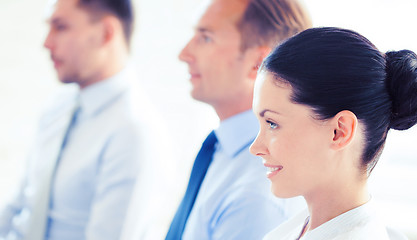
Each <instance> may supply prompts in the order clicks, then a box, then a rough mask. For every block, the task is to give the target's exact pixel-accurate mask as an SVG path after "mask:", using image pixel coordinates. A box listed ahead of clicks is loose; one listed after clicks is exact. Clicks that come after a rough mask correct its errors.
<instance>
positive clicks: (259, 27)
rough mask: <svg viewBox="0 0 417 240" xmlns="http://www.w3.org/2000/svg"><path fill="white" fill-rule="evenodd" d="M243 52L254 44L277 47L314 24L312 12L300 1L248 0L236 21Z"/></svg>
mask: <svg viewBox="0 0 417 240" xmlns="http://www.w3.org/2000/svg"><path fill="white" fill-rule="evenodd" d="M237 27H238V29H239V31H240V34H241V38H242V45H241V49H242V51H244V50H246V49H247V48H250V47H253V46H269V47H274V46H276V45H277V44H278V43H280V42H281V41H283V40H285V39H287V38H288V37H291V36H293V35H294V34H296V33H298V32H301V31H303V30H305V29H307V28H310V27H312V23H311V19H310V15H309V14H308V12H307V10H306V9H305V7H304V6H303V5H302V4H301V2H299V1H298V0H249V4H248V7H247V8H246V10H245V12H244V13H243V16H242V18H241V19H240V21H239V22H238V24H237Z"/></svg>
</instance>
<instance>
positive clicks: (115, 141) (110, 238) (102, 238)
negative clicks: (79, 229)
mask: <svg viewBox="0 0 417 240" xmlns="http://www.w3.org/2000/svg"><path fill="white" fill-rule="evenodd" d="M140 140H141V139H140V134H139V131H138V129H137V128H136V127H134V125H133V124H132V125H130V126H125V127H123V128H122V129H120V130H119V131H118V132H117V133H116V134H114V135H113V136H112V137H111V138H110V139H109V141H108V142H107V144H106V145H105V148H104V150H103V152H102V156H101V159H100V163H99V166H97V171H98V176H97V178H96V188H95V195H94V199H93V202H92V206H91V214H90V219H89V222H88V224H87V227H86V233H85V235H86V240H114V239H119V237H120V233H121V229H122V226H123V223H124V219H125V216H126V212H127V207H128V205H129V202H130V198H131V194H132V191H133V187H134V184H135V180H136V177H137V175H138V170H139V167H140V166H139V162H140V160H141V159H140V154H139V153H140V152H141V148H140Z"/></svg>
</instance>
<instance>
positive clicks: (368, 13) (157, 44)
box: [0, 0, 417, 240]
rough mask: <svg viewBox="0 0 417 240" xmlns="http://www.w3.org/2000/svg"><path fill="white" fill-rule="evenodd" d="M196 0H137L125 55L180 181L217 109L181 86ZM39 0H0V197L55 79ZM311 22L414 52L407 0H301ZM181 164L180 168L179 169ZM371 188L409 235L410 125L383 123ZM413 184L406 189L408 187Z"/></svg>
mask: <svg viewBox="0 0 417 240" xmlns="http://www.w3.org/2000/svg"><path fill="white" fill-rule="evenodd" d="M200 2H201V0H198V1H196V0H152V1H145V0H136V1H135V6H136V14H137V20H138V21H137V23H136V30H135V35H134V38H133V48H132V49H133V51H132V60H133V64H134V66H135V67H136V69H137V72H138V75H139V78H138V81H139V82H140V83H141V84H142V85H143V87H144V88H145V89H146V91H147V92H148V93H149V95H150V97H151V98H152V100H153V101H154V102H155V105H156V107H157V108H158V110H159V111H160V112H161V115H162V118H163V119H162V120H163V121H164V122H165V124H167V126H168V129H170V134H171V135H172V136H174V137H175V139H176V142H175V144H176V145H175V147H176V149H177V152H176V154H177V157H176V159H178V160H177V161H178V163H177V164H178V171H180V172H181V173H182V172H184V174H183V177H182V178H183V179H182V180H183V182H182V183H179V184H184V188H185V182H186V180H187V179H188V172H189V171H190V169H191V164H192V162H193V160H194V156H195V154H196V152H197V151H198V149H199V148H200V145H201V142H202V141H203V139H204V138H205V136H206V135H207V133H208V132H209V131H210V130H211V129H213V128H215V127H216V126H217V124H218V119H217V117H216V115H215V113H214V111H213V110H212V109H211V108H210V107H209V106H207V105H205V104H202V103H199V102H196V101H194V100H192V99H191V97H190V96H189V91H190V84H189V82H188V78H189V76H188V72H187V67H186V65H185V64H184V63H181V62H179V60H178V58H177V56H178V54H179V52H180V50H181V49H182V47H183V46H184V45H185V44H186V42H187V41H188V40H189V39H190V37H191V36H192V34H193V26H194V24H195V23H196V21H197V17H198V9H199V8H198V7H199V4H200ZM47 3H48V0H0V32H1V37H0V110H1V117H0V133H1V134H0V205H2V204H3V203H5V202H6V201H7V199H8V197H9V196H10V195H11V193H12V192H13V190H14V189H16V184H17V182H18V179H19V176H20V175H21V174H23V168H24V165H25V158H26V156H27V154H28V150H29V148H30V146H31V144H32V139H33V135H34V133H35V131H36V126H37V120H38V117H39V115H40V113H41V111H42V109H43V106H44V105H45V102H46V101H47V99H48V97H49V96H50V95H51V94H52V93H53V92H54V90H56V88H57V87H59V85H60V83H59V82H58V81H57V79H56V76H55V72H54V69H53V66H52V63H51V62H50V59H49V54H48V52H47V51H46V50H45V49H44V48H43V41H44V38H45V36H46V34H47V30H48V26H47V24H46V19H45V17H46V15H45V13H46V6H47ZM305 4H306V5H307V7H308V8H309V10H310V13H311V16H312V19H313V24H314V26H336V27H344V28H350V29H353V30H355V31H357V32H359V33H361V34H363V35H364V36H366V37H367V38H368V39H369V40H371V41H372V42H373V43H374V44H375V45H376V46H377V47H378V48H379V49H380V50H381V51H384V52H385V51H388V50H400V49H404V48H407V49H411V50H413V51H415V52H417V31H416V30H415V29H414V27H415V23H416V22H417V14H416V13H415V12H416V10H417V1H416V0H350V1H342V0H337V1H335V0H314V1H305ZM185 173H187V174H185ZM370 189H371V193H372V195H373V199H374V200H375V202H376V204H377V205H378V209H380V211H381V215H383V216H384V217H385V218H386V219H385V221H386V222H387V223H388V225H390V226H392V227H395V228H397V229H399V230H401V231H402V232H404V233H405V234H407V235H408V236H409V238H410V239H411V240H417V190H416V189H417V128H416V127H414V128H412V129H410V130H408V131H405V132H398V131H391V132H390V134H389V136H388V140H387V143H386V147H385V150H384V153H383V154H382V157H381V159H380V162H379V164H378V165H377V167H376V168H375V170H374V172H373V174H372V176H371V178H370ZM413 189H414V190H413Z"/></svg>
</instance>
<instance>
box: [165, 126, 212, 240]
mask: <svg viewBox="0 0 417 240" xmlns="http://www.w3.org/2000/svg"><path fill="white" fill-rule="evenodd" d="M216 142H217V138H216V135H215V134H214V131H212V132H211V133H210V134H209V135H208V136H207V138H206V140H205V141H204V143H203V146H202V147H201V149H200V152H198V154H197V157H196V159H195V161H194V166H193V170H192V171H191V176H190V181H189V182H188V187H187V191H186V192H185V196H184V198H183V199H182V202H181V204H180V206H179V207H178V210H177V213H176V214H175V217H174V219H173V220H172V223H171V226H170V228H169V231H168V234H167V236H166V238H165V239H166V240H180V239H181V237H182V233H183V231H184V228H185V224H186V222H187V219H188V216H189V215H190V212H191V209H192V208H193V205H194V201H195V199H196V197H197V194H198V190H199V189H200V186H201V182H203V179H204V176H205V175H206V172H207V169H208V167H209V165H210V162H211V160H212V159H213V153H214V145H215V143H216Z"/></svg>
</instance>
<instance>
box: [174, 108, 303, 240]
mask: <svg viewBox="0 0 417 240" xmlns="http://www.w3.org/2000/svg"><path fill="white" fill-rule="evenodd" d="M258 129H259V124H258V121H257V119H256V118H255V116H254V114H253V113H252V111H246V112H243V113H240V114H238V115H235V116H233V117H231V118H228V119H226V120H224V121H222V122H221V123H220V126H219V128H218V129H216V130H215V134H216V136H217V139H218V143H217V144H216V151H215V153H214V156H213V160H212V162H211V164H210V166H209V168H208V170H207V173H206V176H205V178H204V180H203V183H202V185H201V187H200V190H199V193H198V195H197V198H196V201H195V203H194V206H193V209H192V211H191V213H190V216H189V218H188V221H187V223H186V226H185V230H184V234H183V238H182V239H183V240H196V239H198V240H216V239H219V240H220V239H221V240H231V239H234V240H242V239H244V240H259V239H262V237H263V236H264V235H265V234H266V233H267V232H269V231H270V230H272V229H273V228H274V227H276V226H277V225H278V224H280V223H281V222H283V221H284V220H286V219H287V218H288V217H289V216H292V215H293V213H296V212H297V211H298V210H301V209H304V208H305V203H304V202H300V201H299V200H298V199H297V200H293V199H291V200H289V199H286V200H284V199H277V198H275V197H274V196H273V195H272V193H271V190H270V182H269V180H268V179H267V178H266V168H265V167H264V166H263V164H262V160H261V159H260V158H258V157H255V156H253V155H252V154H250V153H249V146H250V144H251V143H252V142H253V140H254V139H255V137H256V135H257V133H258Z"/></svg>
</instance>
